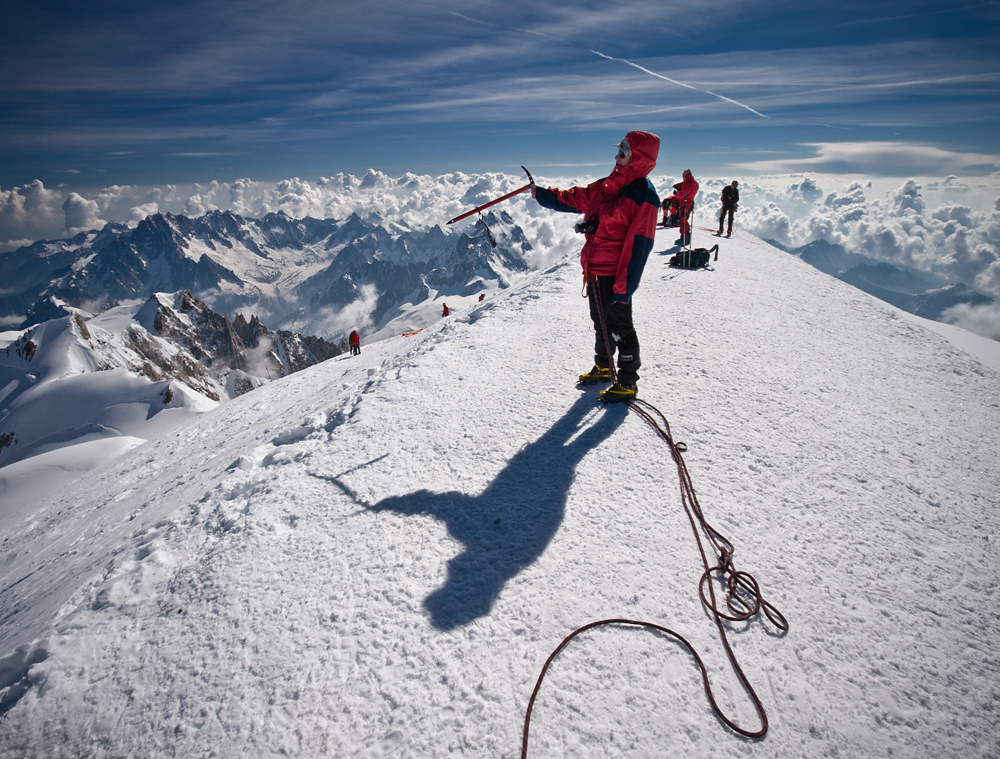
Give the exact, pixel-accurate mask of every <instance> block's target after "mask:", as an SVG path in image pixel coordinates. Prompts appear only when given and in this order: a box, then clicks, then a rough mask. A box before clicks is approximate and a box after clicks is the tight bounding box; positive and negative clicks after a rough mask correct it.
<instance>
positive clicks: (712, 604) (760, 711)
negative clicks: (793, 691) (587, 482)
mask: <svg viewBox="0 0 1000 759" xmlns="http://www.w3.org/2000/svg"><path fill="white" fill-rule="evenodd" d="M588 285H589V283H588ZM597 306H598V309H597V310H598V314H599V315H600V320H601V327H602V330H603V332H604V340H605V345H606V348H607V350H608V357H609V362H608V363H609V364H610V365H611V372H612V379H613V381H617V377H616V375H615V367H614V360H613V354H612V353H611V351H610V344H609V343H608V336H607V328H606V326H605V323H604V308H603V304H602V303H601V302H600V298H598V299H597ZM626 403H627V404H628V407H629V408H630V409H631V410H632V411H634V412H636V413H637V414H638V415H639V416H640V417H642V419H643V420H644V421H645V422H646V423H647V424H649V425H650V427H652V428H653V430H654V431H655V432H656V434H657V435H659V436H660V438H661V439H662V440H663V441H664V442H665V443H666V444H667V445H668V446H669V448H670V455H671V456H672V458H673V460H674V463H675V464H676V466H677V475H678V479H679V481H680V491H681V504H682V505H683V506H684V511H685V512H686V513H687V516H688V521H689V522H690V523H691V530H692V532H693V533H694V537H695V542H697V544H698V550H699V552H700V553H701V559H702V564H703V565H704V568H705V570H704V572H703V573H702V575H701V579H700V580H699V581H698V592H699V595H700V596H701V600H702V603H704V604H705V606H706V608H707V609H708V610H709V611H710V612H711V614H712V619H713V620H714V621H715V625H716V628H717V629H718V631H719V638H720V640H721V641H722V646H723V648H724V649H725V651H726V655H727V657H728V658H729V663H730V665H731V666H732V668H733V670H734V671H735V672H736V675H737V677H738V678H739V681H740V684H741V685H742V686H743V689H744V691H745V692H746V694H747V696H748V697H749V698H750V700H751V702H752V703H753V706H754V709H755V710H756V712H757V716H758V717H759V718H760V722H761V726H760V729H758V730H748V729H746V728H742V727H740V726H739V725H737V724H736V723H735V722H734V721H733V720H732V719H730V718H729V717H727V716H726V715H725V713H724V712H723V711H722V709H721V707H720V706H719V705H718V703H717V702H716V700H715V695H714V693H713V692H712V686H711V683H710V682H709V678H708V670H707V669H706V667H705V664H704V662H703V661H702V659H701V657H700V656H699V655H698V652H697V651H696V650H695V649H694V647H693V646H692V645H691V644H690V643H689V642H688V641H687V640H686V639H685V638H684V637H683V636H682V635H680V634H679V633H677V632H675V631H673V630H671V629H669V628H667V627H664V626H662V625H658V624H655V623H653V622H643V621H638V620H631V619H602V620H600V621H597V622H590V623H588V624H586V625H583V626H582V627H579V628H577V629H576V630H574V631H573V632H572V633H570V634H569V635H567V636H566V637H565V638H563V641H562V642H561V643H560V644H559V645H558V646H557V647H556V649H555V650H554V651H553V652H552V653H551V654H549V657H548V659H546V660H545V664H544V666H543V667H542V670H541V672H540V673H539V675H538V680H537V681H536V682H535V688H534V690H533V691H532V692H531V698H530V699H529V700H528V708H527V711H526V712H525V715H524V732H523V735H522V741H521V759H526V757H527V756H528V737H529V731H530V726H531V713H532V710H533V709H534V706H535V700H536V698H537V697H538V693H539V691H540V689H541V687H542V681H543V680H544V679H545V675H546V673H547V672H548V670H549V666H550V665H551V664H552V662H553V661H554V660H555V658H556V657H557V656H558V655H559V653H560V652H561V651H562V650H563V649H564V648H565V647H566V646H567V645H568V644H569V642H570V641H571V640H573V638H575V637H576V636H577V635H580V634H581V633H584V632H586V631H588V630H592V629H594V628H595V627H601V626H606V625H620V626H630V627H641V628H646V629H649V630H655V631H657V632H659V633H662V634H664V635H667V636H669V637H671V638H674V639H675V640H677V641H678V642H679V643H680V644H681V645H682V646H684V648H686V649H687V651H688V652H689V653H690V654H691V656H692V657H693V658H694V660H695V662H696V663H697V665H698V668H699V669H700V670H701V677H702V682H703V683H704V686H705V695H706V696H707V697H708V701H709V704H711V706H712V710H713V711H714V712H715V714H716V716H717V717H718V718H719V720H721V721H722V722H723V724H725V725H726V726H727V727H728V728H729V729H731V730H732V731H733V732H735V733H738V734H739V735H742V736H744V737H747V738H753V739H761V738H763V737H764V736H765V735H766V734H767V730H768V721H767V712H766V711H765V710H764V705H763V704H762V702H761V700H760V697H759V696H758V695H757V692H756V691H755V690H754V689H753V686H752V685H751V684H750V681H749V679H748V678H747V676H746V673H744V671H743V668H742V667H741V666H740V663H739V661H738V660H737V658H736V654H735V653H734V651H733V649H732V646H731V645H730V643H729V637H728V635H727V633H726V628H725V624H724V623H725V622H726V621H730V622H746V621H749V620H751V619H752V618H753V617H755V616H757V614H758V613H759V612H761V611H762V612H763V613H764V616H766V617H767V619H768V620H769V621H770V622H771V624H773V625H774V626H775V627H776V628H777V629H778V630H779V631H780V632H781V633H785V632H787V631H788V621H787V620H786V619H785V617H784V616H783V615H782V614H781V612H780V611H778V609H777V608H775V607H774V606H773V605H772V604H770V603H768V602H767V601H765V600H764V597H763V594H762V593H761V590H760V585H759V584H758V583H757V580H756V579H754V577H753V576H752V575H750V574H749V573H747V572H741V571H737V570H736V568H735V567H734V565H733V553H734V551H735V549H734V547H733V543H732V541H730V540H729V539H728V538H726V537H725V536H724V535H722V533H720V532H719V531H718V530H716V529H715V528H714V527H712V525H710V524H709V523H708V520H707V519H706V518H705V514H704V512H703V511H702V509H701V504H700V503H699V502H698V496H697V494H696V493H695V490H694V484H693V483H692V482H691V474H690V472H688V468H687V464H686V463H685V462H684V457H683V455H682V454H683V452H684V451H686V450H687V446H686V445H685V444H684V443H680V442H674V439H673V436H672V435H671V432H670V423H669V422H668V421H667V418H666V416H664V415H663V412H661V411H660V410H659V409H657V408H656V407H655V406H653V405H652V404H651V403H647V402H646V401H644V400H641V399H639V398H635V399H633V400H628V401H626ZM703 534H704V537H705V540H703V538H702V536H703ZM706 542H708V543H710V544H711V545H712V547H713V548H714V549H715V552H716V553H717V554H718V559H717V561H716V563H715V564H713V563H712V562H711V561H709V558H708V553H707V551H706V549H705V543H706ZM713 578H716V579H722V578H724V579H725V580H726V595H725V602H726V603H725V609H726V611H723V610H721V609H720V606H719V600H718V599H717V598H716V593H715V588H714V587H713V585H714V583H713V582H712V580H713Z"/></svg>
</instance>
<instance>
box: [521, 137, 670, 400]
mask: <svg viewBox="0 0 1000 759" xmlns="http://www.w3.org/2000/svg"><path fill="white" fill-rule="evenodd" d="M617 147H618V155H617V156H616V157H615V168H614V171H612V172H611V174H610V175H609V176H608V177H606V178H604V179H600V180H598V181H596V182H592V183H591V184H589V185H587V186H586V187H571V188H570V189H568V190H559V189H557V188H555V187H549V188H547V189H546V188H542V187H537V188H534V189H533V190H532V195H533V196H534V198H535V199H536V200H537V201H538V202H539V204H541V205H542V206H544V207H545V208H550V209H552V210H554V211H563V212H566V213H582V214H583V215H584V221H583V222H582V223H581V224H577V231H579V232H582V233H583V234H584V235H585V242H584V244H583V249H582V250H581V251H580V263H581V265H582V266H583V274H584V278H585V279H586V282H587V296H588V299H589V301H590V318H591V320H592V321H593V322H594V331H595V332H596V339H595V342H594V368H593V369H591V370H590V371H589V372H587V373H586V374H581V375H580V379H579V384H581V385H593V384H597V383H599V382H610V381H611V366H612V364H611V362H612V360H613V359H614V354H615V352H616V351H617V353H618V381H617V382H615V383H614V384H613V385H612V386H611V387H609V388H607V389H606V390H604V391H603V392H602V393H601V399H602V400H603V401H605V402H606V403H614V402H617V401H624V400H629V399H630V398H635V397H636V394H637V393H638V385H637V383H638V380H639V367H640V365H641V362H640V360H639V337H638V335H637V334H636V331H635V326H634V325H633V323H632V296H633V295H634V293H635V291H636V289H637V288H638V287H639V280H640V279H641V277H642V270H643V268H644V267H645V265H646V259H647V258H648V257H649V254H650V252H651V251H652V249H653V240H654V238H655V235H656V221H657V217H658V215H659V209H660V199H659V197H658V196H657V194H656V189H655V188H654V187H653V183H652V182H650V181H649V179H648V175H649V173H650V172H651V171H652V170H653V168H654V167H655V166H656V158H657V156H658V154H659V152H660V138H659V137H657V136H656V135H655V134H650V133H649V132H639V131H632V132H629V133H628V134H627V135H625V139H624V140H622V141H621V142H620V143H618V146H617ZM602 325H603V327H602Z"/></svg>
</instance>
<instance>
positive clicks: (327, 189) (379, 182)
mask: <svg viewBox="0 0 1000 759" xmlns="http://www.w3.org/2000/svg"><path fill="white" fill-rule="evenodd" d="M594 178H596V177H588V176H578V177H560V178H549V177H546V178H544V179H542V178H540V177H539V183H540V184H545V185H554V186H560V187H567V186H570V185H571V184H580V183H584V182H587V181H592V180H593V179H594ZM652 179H653V181H654V184H655V185H656V187H657V189H658V190H659V192H660V194H661V196H663V195H666V194H667V191H669V187H670V185H671V184H672V183H674V182H676V181H678V179H679V177H674V176H664V175H654V176H653V177H652ZM731 179H732V177H725V178H702V179H701V193H700V195H699V199H698V204H697V208H696V219H695V221H696V224H697V225H698V226H701V227H703V228H714V227H715V224H716V216H715V214H716V213H717V209H718V198H719V193H720V192H721V189H722V187H723V186H724V185H725V184H728V183H729V182H730V181H731ZM525 181H526V179H525V177H523V176H515V175H510V174H505V173H489V174H465V173H459V172H456V173H452V174H444V175H440V176H436V177H434V176H428V175H416V174H405V175H403V176H401V177H390V176H387V175H386V174H383V173H381V172H379V171H375V170H369V171H368V173H367V174H365V175H364V176H361V177H358V176H354V175H351V174H337V175H334V176H331V177H324V178H320V179H318V180H315V181H307V180H303V179H298V178H292V179H286V180H282V181H279V182H260V181H254V180H251V179H239V180H236V181H234V182H214V181H213V182H210V183H207V184H191V185H166V186H164V187H140V186H132V185H125V186H119V185H115V186H111V187H107V188H103V189H100V190H97V191H83V190H80V191H77V190H71V189H68V188H65V187H57V188H53V189H50V188H47V187H45V186H44V184H43V183H42V182H41V181H39V180H35V181H34V182H31V183H29V184H26V185H23V186H21V187H16V188H13V189H10V190H3V189H0V251H7V250H13V249H15V248H17V247H19V246H22V245H27V244H30V243H32V242H34V241H36V240H40V239H60V238H65V237H71V236H73V235H74V234H77V233H79V232H81V231H85V230H90V229H98V228H100V227H102V226H103V225H104V224H106V223H107V222H111V221H113V222H119V223H130V224H135V223H137V222H138V221H140V220H141V219H143V218H145V217H146V216H148V215H149V214H153V213H157V212H163V213H166V212H170V213H174V214H183V215H186V216H199V215H201V214H204V213H206V212H207V211H212V210H232V211H233V212H234V213H237V214H240V215H241V216H245V217H251V218H256V217H260V216H263V215H264V214H267V213H269V212H277V211H283V212H284V213H286V214H288V215H289V216H293V217H295V218H302V217H305V216H312V217H314V218H345V217H347V216H349V215H350V214H352V213H358V214H360V215H362V216H368V217H371V218H373V219H374V218H377V219H382V220H384V221H385V222H386V223H389V224H396V225H400V226H401V227H405V228H409V229H427V228H429V227H432V226H434V225H436V224H444V223H445V222H446V221H447V220H448V219H450V218H453V217H454V216H456V215H458V214H459V213H461V212H463V211H465V210H468V209H469V208H471V207H473V206H475V205H480V204H482V203H484V202H486V201H487V200H489V199H490V198H492V197H496V196H499V195H502V194H504V193H507V192H510V191H511V190H514V189H517V188H518V187H520V186H522V185H524V184H525ZM740 193H741V202H740V210H739V213H738V215H737V222H736V226H737V228H739V229H742V230H745V231H747V232H750V233H752V234H755V235H758V236H760V237H762V238H765V239H769V240H774V241H777V242H778V243H781V244H782V245H784V246H786V247H789V248H795V247H798V246H801V245H805V244H806V243H809V242H812V241H814V240H826V241H828V242H831V243H837V244H840V245H843V246H844V248H845V249H847V250H848V251H849V252H852V253H860V254H863V255H867V256H870V257H872V258H875V259H878V260H880V261H886V262H889V263H892V264H896V265H903V266H909V267H913V268H915V269H918V270H921V271H925V272H930V273H933V274H935V275H938V276H939V277H942V278H944V279H945V280H947V281H949V282H963V283H965V284H966V285H968V286H969V287H973V288H975V289H976V290H979V291H980V292H983V293H986V294H988V295H991V296H993V297H995V298H998V299H1000V177H998V176H996V175H991V176H989V177H984V178H977V179H976V180H974V183H972V182H970V181H968V180H964V179H960V178H958V177H955V176H948V177H945V178H943V179H940V180H933V179H930V180H928V179H923V180H918V179H906V180H894V181H892V182H891V183H889V184H887V183H886V181H884V180H883V181H882V182H881V185H880V186H877V185H876V183H874V182H873V181H872V180H860V181H848V182H846V183H845V182H844V178H843V177H836V176H833V175H823V176H820V177H816V176H812V175H806V174H803V175H783V176H770V177H755V178H749V179H741V180H740ZM506 208H507V210H508V211H510V213H511V214H512V215H513V216H514V217H515V220H516V221H517V223H518V224H520V225H521V226H522V227H523V228H524V229H525V232H526V234H527V235H528V239H529V240H530V242H531V244H532V246H533V248H534V255H535V260H533V261H532V262H531V263H532V264H533V265H535V266H545V265H547V264H548V263H550V262H552V261H554V260H557V259H558V258H560V257H561V256H563V255H565V253H566V252H568V251H569V250H571V249H573V248H574V247H576V246H577V245H578V244H579V239H578V238H576V236H575V235H574V234H573V232H572V224H570V223H569V221H568V220H567V218H566V217H565V216H563V215H561V214H553V213H551V212H549V211H546V210H544V209H541V208H540V207H539V206H538V205H537V204H536V203H534V202H532V201H530V198H529V196H527V195H521V196H518V197H517V198H515V199H514V200H512V201H510V202H509V204H508V205H507V206H506ZM473 221H474V218H473V219H472V220H470V221H469V222H464V223H472V222H473ZM708 242H710V241H709V240H706V241H705V243H706V244H707V243H708ZM695 244H698V241H697V239H696V241H695ZM948 319H949V321H951V322H952V323H955V324H958V325H959V326H962V327H965V328H966V329H968V330H970V331H973V332H976V333H977V334H981V335H985V336H988V337H991V338H993V339H1000V304H994V305H991V306H983V307H979V308H969V307H959V308H956V309H953V311H952V312H950V313H949V314H948Z"/></svg>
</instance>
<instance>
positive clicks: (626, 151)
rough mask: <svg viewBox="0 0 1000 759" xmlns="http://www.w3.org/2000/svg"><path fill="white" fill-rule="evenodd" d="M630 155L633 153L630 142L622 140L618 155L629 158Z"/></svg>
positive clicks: (618, 156)
mask: <svg viewBox="0 0 1000 759" xmlns="http://www.w3.org/2000/svg"><path fill="white" fill-rule="evenodd" d="M630 155H632V148H630V147H629V145H628V142H626V141H625V140H622V141H621V144H620V145H619V146H618V155H617V156H616V157H617V158H628V157H629V156H630Z"/></svg>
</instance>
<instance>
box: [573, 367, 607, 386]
mask: <svg viewBox="0 0 1000 759" xmlns="http://www.w3.org/2000/svg"><path fill="white" fill-rule="evenodd" d="M598 382H611V367H609V366H598V365H597V364H594V368H593V369H591V370H590V371H589V372H587V373H586V374H581V375H580V381H579V382H578V383H577V384H579V385H596V384H597V383H598Z"/></svg>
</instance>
